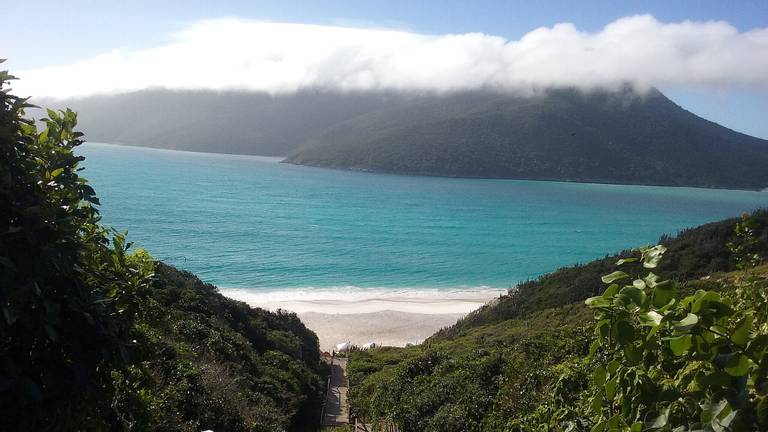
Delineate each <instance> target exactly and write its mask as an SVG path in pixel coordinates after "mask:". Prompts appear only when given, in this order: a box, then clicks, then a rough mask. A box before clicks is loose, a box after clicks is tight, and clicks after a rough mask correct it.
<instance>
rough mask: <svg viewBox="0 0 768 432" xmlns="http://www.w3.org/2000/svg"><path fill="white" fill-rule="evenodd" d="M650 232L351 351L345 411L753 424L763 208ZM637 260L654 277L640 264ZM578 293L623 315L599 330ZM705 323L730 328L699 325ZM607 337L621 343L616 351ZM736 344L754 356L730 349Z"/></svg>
mask: <svg viewBox="0 0 768 432" xmlns="http://www.w3.org/2000/svg"><path fill="white" fill-rule="evenodd" d="M737 231H739V232H737ZM661 244H662V245H663V246H659V248H654V249H652V250H646V251H644V252H643V260H639V258H640V253H639V252H637V251H634V252H633V251H624V252H622V253H620V254H617V255H615V256H610V257H606V258H605V259H602V260H597V261H595V262H591V263H588V264H586V265H579V266H574V267H568V268H564V269H561V270H558V271H556V272H554V273H552V274H550V275H545V276H543V277H541V278H539V279H538V280H536V281H530V282H526V283H523V284H521V285H520V286H519V287H518V288H517V289H516V290H514V291H512V292H511V293H510V294H509V295H508V296H505V297H502V298H501V299H500V300H499V301H498V302H494V303H492V304H489V305H487V306H485V307H484V308H481V309H480V310H478V311H476V312H474V313H472V314H470V315H469V316H468V317H467V318H465V319H463V320H461V321H459V322H458V323H457V324H456V325H454V326H451V327H449V328H446V329H443V330H442V331H440V332H438V333H437V334H436V335H435V336H433V337H432V338H430V339H429V340H427V341H426V342H425V343H424V344H423V345H422V346H416V347H410V348H379V349H374V350H370V351H357V352H353V353H352V354H351V356H350V363H349V371H350V383H351V389H350V400H351V406H352V410H353V412H354V413H355V414H356V415H357V416H359V417H360V418H361V419H363V420H364V421H366V422H368V423H370V424H374V425H387V424H389V425H395V426H397V427H398V428H399V430H400V431H403V432H406V431H496V430H498V431H502V430H504V431H507V430H520V431H529V430H576V431H580V430H584V431H590V430H591V431H595V430H598V431H603V430H605V431H607V430H612V431H613V430H619V431H624V430H627V431H629V430H631V431H635V430H637V431H640V430H672V429H674V427H673V426H679V425H680V422H683V423H685V424H686V425H687V426H688V427H690V429H689V428H683V429H674V430H699V429H698V428H702V427H703V425H706V427H707V428H706V429H703V430H734V431H741V430H744V431H746V430H758V429H759V430H765V426H767V425H768V418H766V417H761V416H763V415H764V413H762V414H761V413H760V412H759V410H761V409H763V408H761V407H762V405H760V404H762V403H763V402H762V401H763V400H764V397H765V395H764V391H763V390H760V388H757V389H756V388H755V386H756V385H757V386H758V387H759V383H760V382H763V381H760V380H764V379H765V377H764V375H765V373H764V368H765V366H766V365H768V360H766V357H765V351H764V350H765V345H764V342H766V341H768V336H765V335H764V334H765V325H766V320H765V317H764V316H763V315H761V314H762V313H764V312H765V310H766V300H765V299H766V295H765V289H766V287H768V268H766V267H764V266H763V267H758V268H757V269H755V268H753V267H752V266H754V265H756V264H758V263H759V262H760V261H761V260H762V259H764V258H765V257H766V256H768V212H765V211H761V212H757V213H755V214H753V215H752V216H751V217H750V218H748V219H745V222H739V221H738V220H737V219H733V220H726V221H722V222H717V223H713V224H708V225H704V226H701V227H698V228H695V229H691V230H687V231H685V232H683V233H681V234H680V235H679V236H677V237H675V238H668V237H664V238H662V239H661ZM654 254H656V255H654ZM661 255H663V259H661ZM622 258H625V260H624V261H620V259H622ZM617 263H618V264H619V266H618V267H617ZM646 264H647V265H646ZM649 267H652V268H651V270H652V271H653V272H654V273H655V274H657V275H659V276H660V277H647V276H645V275H644V274H643V271H645V273H647V269H648V268H649ZM617 270H621V271H626V272H627V273H628V274H642V275H643V276H641V278H640V279H637V280H636V281H635V282H633V283H632V284H631V285H629V287H630V288H627V287H625V288H624V289H622V291H618V290H619V285H615V287H614V285H611V286H608V284H613V283H620V282H616V281H620V280H621V279H622V278H624V277H625V276H622V275H621V274H619V273H614V272H615V271H617ZM667 278H669V279H670V282H662V279H667ZM638 281H639V282H638ZM606 282H607V283H606ZM606 287H608V288H607V289H606ZM638 287H640V288H638ZM646 293H647V294H646ZM661 293H664V295H665V296H667V297H666V299H664V300H662V296H661ZM718 293H722V295H723V298H722V299H721V298H720V294H718ZM685 295H690V296H691V297H682V296H685ZM592 296H598V297H595V298H594V299H591V300H590V302H591V305H592V306H591V307H597V308H598V309H596V310H598V312H597V314H598V317H599V315H600V314H601V313H611V314H612V315H610V316H612V317H613V318H611V320H617V319H619V318H618V317H621V316H623V315H622V314H627V313H629V314H630V315H629V316H630V317H631V316H635V318H633V319H632V320H629V318H622V319H626V320H629V321H626V320H625V321H616V323H617V324H616V326H613V325H612V326H611V327H610V330H607V328H608V327H605V326H604V325H603V324H601V323H603V322H604V321H598V322H597V324H595V323H596V321H595V320H594V319H593V316H594V315H595V312H594V311H592V310H590V308H588V307H587V306H586V305H585V303H584V300H586V299H587V298H589V297H592ZM614 296H615V297H614ZM673 298H677V299H678V300H675V301H672V299H673ZM707 301H708V302H709V303H704V302H707ZM705 304H709V305H710V306H709V308H710V309H707V308H706V307H705V306H703V305H705ZM727 305H733V306H732V307H731V306H727ZM738 305H741V306H738ZM745 305H748V306H745ZM630 306H631V308H630ZM625 307H627V308H628V309H626V310H625V309H624V308H625ZM658 308H661V309H658ZM702 308H704V309H702ZM752 308H754V310H753V309H752ZM601 310H602V311H603V312H600V311H601ZM691 310H692V311H693V312H691ZM755 310H757V312H755ZM686 314H688V315H686ZM691 316H693V317H694V318H691ZM666 317H669V318H666ZM744 317H746V318H744ZM603 319H604V318H603ZM643 320H645V321H643ZM677 320H682V321H677ZM685 320H688V321H685ZM694 320H696V321H695V322H694ZM699 322H700V324H699ZM628 323H629V324H628ZM680 323H684V324H680ZM707 323H708V324H707ZM712 325H715V326H717V327H716V328H719V329H720V330H715V331H718V332H722V333H724V334H727V335H731V336H730V338H731V339H727V341H726V340H725V339H722V338H720V339H715V338H714V336H713V335H712V334H705V333H701V332H703V331H705V330H704V329H706V328H709V326H712ZM665 326H668V327H665ZM702 326H704V327H702ZM651 331H652V333H651ZM643 332H645V333H643ZM686 332H692V333H686ZM653 333H658V336H654V335H653ZM641 335H642V336H641ZM691 335H693V336H691ZM699 335H701V336H699ZM634 338H639V339H634ZM596 341H599V342H596ZM732 341H739V342H740V343H742V344H743V345H733V343H735V342H732ZM619 342H622V343H625V344H628V345H626V346H625V347H624V348H621V347H619V349H618V350H616V348H615V347H614V346H613V345H611V344H618V343H619ZM628 347H631V348H628ZM742 347H749V349H751V350H752V352H753V354H751V357H750V359H754V361H753V360H746V358H744V359H743V360H742V358H741V357H739V356H738V355H736V354H734V352H736V353H738V352H740V351H739V350H743V349H744V348H742ZM670 350H671V351H670ZM718 350H719V351H718ZM733 350H736V351H733ZM635 352H636V354H635ZM612 356H615V357H612ZM633 356H639V357H633ZM665 356H666V357H665ZM742 361H743V362H744V366H738V367H737V366H729V364H731V363H733V364H734V365H735V364H736V363H738V365H741V362H742ZM734 362H736V363H734ZM724 371H725V372H724ZM760 371H762V372H760ZM646 374H650V375H646ZM696 374H699V375H696ZM747 375H749V376H750V377H751V378H750V380H756V381H755V382H756V383H757V384H747V381H746V380H745V379H746V378H742V377H746V376H747ZM753 375H754V377H753ZM606 376H607V378H606ZM633 377H634V378H633ZM713 377H718V378H717V380H718V381H711V380H712V379H714V378H713ZM761 377H762V378H761ZM606 380H608V381H610V382H609V386H608V387H607V390H606V387H605V383H606ZM656 380H660V381H656ZM692 380H701V384H699V386H698V387H689V385H691V386H692V385H693V384H688V383H691V382H692ZM708 380H709V381H708ZM695 382H699V381H695ZM633 383H634V384H633ZM680 383H683V384H680ZM729 391H731V393H732V394H731V393H729ZM740 391H741V392H743V393H741V394H740V393H738V392H740ZM601 392H602V393H601ZM723 398H725V399H723ZM678 400H679V404H680V405H677V404H678V402H675V401H678ZM725 401H727V402H725ZM708 404H709V405H708ZM714 407H717V408H714ZM713 424H715V425H716V426H720V427H719V428H718V427H713V426H712V425H713ZM723 424H724V425H725V426H723ZM697 425H698V426H697Z"/></svg>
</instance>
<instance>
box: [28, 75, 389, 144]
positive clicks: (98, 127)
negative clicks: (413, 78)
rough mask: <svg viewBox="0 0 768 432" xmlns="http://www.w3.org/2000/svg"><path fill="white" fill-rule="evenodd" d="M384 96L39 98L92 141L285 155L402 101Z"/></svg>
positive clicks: (156, 92)
mask: <svg viewBox="0 0 768 432" xmlns="http://www.w3.org/2000/svg"><path fill="white" fill-rule="evenodd" d="M402 99H403V97H401V96H397V95H391V94H386V93H349V94H338V93H329V92H322V91H302V92H298V93H292V94H284V95H274V96H272V95H269V94H266V93H251V92H237V91H223V92H212V91H171V90H163V89H150V90H142V91H138V92H133V93H127V94H119V95H97V96H90V97H86V98H77V99H68V100H63V101H56V100H45V99H41V100H37V99H35V100H34V102H35V103H36V104H38V105H41V106H52V107H59V108H64V107H68V108H71V109H73V110H75V111H77V112H78V113H79V114H80V117H79V119H80V126H79V127H80V128H81V129H82V130H83V132H85V134H86V136H87V137H88V139H89V140H90V141H95V142H108V143H114V144H127V145H134V146H142V147H144V146H146V147H155V148H163V149H172V150H188V151H200V152H209V153H231V154H247V155H261V156H285V155H286V154H288V153H290V152H291V151H294V150H295V149H297V148H298V147H300V146H301V144H303V143H304V142H305V141H306V140H308V139H309V138H311V137H313V136H316V135H318V134H320V133H321V132H322V131H324V130H325V129H326V128H328V127H330V126H331V125H334V124H338V123H340V122H343V121H345V120H349V119H351V118H354V117H357V116H359V115H361V114H365V113H368V112H372V111H375V110H378V109H381V108H383V107H386V106H394V105H397V104H399V103H401V101H402Z"/></svg>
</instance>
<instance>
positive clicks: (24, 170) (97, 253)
mask: <svg viewBox="0 0 768 432" xmlns="http://www.w3.org/2000/svg"><path fill="white" fill-rule="evenodd" d="M10 79H11V77H10V76H9V75H8V74H7V73H6V72H4V71H3V72H0V88H2V90H3V91H2V92H0V215H2V217H0V280H1V281H2V284H1V285H0V286H1V288H0V311H1V312H2V313H1V314H0V430H3V431H19V432H26V431H37V430H45V431H49V430H50V431H74V430H87V431H101V430H104V431H107V430H134V431H169V432H170V431H190V432H191V431H195V432H199V431H201V430H209V429H210V430H216V431H225V430H226V431H265V432H266V431H297V432H298V431H302V432H303V431H311V430H315V429H317V423H318V418H319V415H320V407H321V403H322V398H323V391H324V387H323V386H324V384H323V378H322V376H323V373H322V372H323V371H322V370H321V365H320V362H319V356H318V341H317V337H316V336H315V334H314V333H313V332H311V331H309V330H308V329H307V328H306V327H304V325H303V324H302V323H301V322H300V321H299V320H298V318H297V317H296V315H294V314H288V313H272V312H268V311H265V310H260V309H252V308H250V307H249V306H247V305H246V304H244V303H241V302H237V301H233V300H230V299H227V298H225V297H223V296H222V295H221V294H219V293H218V292H217V290H216V288H215V287H213V286H211V285H207V284H204V283H202V282H201V281H200V280H199V279H197V278H196V277H194V276H193V275H191V274H189V273H185V272H180V271H178V270H176V269H174V268H172V267H169V266H166V265H164V264H162V263H160V262H155V261H154V260H153V259H152V257H151V255H150V254H149V253H147V252H146V251H144V250H142V249H136V248H133V247H132V245H131V244H130V243H127V242H126V238H125V235H124V234H123V233H120V232H117V231H114V230H110V229H107V228H105V227H103V226H102V225H100V223H99V219H100V216H99V212H98V204H99V200H98V198H97V196H96V193H95V191H94V190H93V188H92V187H91V186H89V185H88V183H87V181H86V180H85V179H84V178H82V177H81V176H80V175H79V171H80V166H79V164H80V162H81V161H82V160H83V157H81V156H76V155H75V153H74V151H73V150H74V149H75V148H76V147H77V146H79V145H80V144H82V138H83V135H82V134H81V133H80V132H77V131H76V130H75V127H76V123H77V115H76V114H75V113H74V112H73V111H70V110H66V111H60V112H54V111H48V112H47V117H46V118H45V119H44V120H43V126H44V127H43V128H42V129H40V130H38V128H37V127H36V125H35V123H34V122H32V121H31V120H28V119H25V118H24V110H25V109H27V108H30V107H29V105H28V104H27V103H26V102H25V100H23V99H19V98H16V97H14V96H12V95H10V94H9V93H8V92H6V91H5V88H3V87H5V85H6V82H7V81H9V80H10Z"/></svg>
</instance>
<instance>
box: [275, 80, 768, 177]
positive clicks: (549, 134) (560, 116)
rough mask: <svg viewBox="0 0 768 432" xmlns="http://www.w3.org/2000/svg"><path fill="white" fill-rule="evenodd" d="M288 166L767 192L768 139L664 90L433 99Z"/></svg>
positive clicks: (376, 116) (349, 130)
mask: <svg viewBox="0 0 768 432" xmlns="http://www.w3.org/2000/svg"><path fill="white" fill-rule="evenodd" d="M287 161H288V162H291V163H297V164H304V165H313V166H322V167H330V168H343V169H353V170H365V171H378V172H390V173H404V174H423V175H436V176H449V177H481V178H515V179H536V180H565V181H581V182H596V183H622V184H654V185H673V186H699V187H726V188H744V189H762V188H764V187H766V186H768V141H765V140H761V139H757V138H754V137H750V136H747V135H744V134H740V133H738V132H734V131H732V130H730V129H727V128H724V127H722V126H720V125H717V124H715V123H712V122H709V121H707V120H704V119H702V118H700V117H697V116H696V115H694V114H692V113H690V112H688V111H685V110H684V109H682V108H681V107H679V106H677V105H676V104H674V103H673V102H672V101H670V100H669V99H667V98H666V97H665V96H664V95H662V94H661V93H660V92H658V91H657V90H651V91H650V92H649V93H647V94H642V93H641V94H638V93H636V92H635V91H634V90H632V89H625V90H624V91H618V92H608V91H604V92H598V91H596V92H592V93H582V92H580V91H577V90H551V91H547V92H545V93H543V94H540V95H536V96H531V97H521V96H515V95H504V94H497V93H492V92H485V93H483V92H473V93H462V94H452V95H447V96H444V97H432V98H425V99H422V100H419V101H417V102H414V103H412V104H409V105H408V106H406V107H396V108H391V109H386V110H379V111H375V112H372V113H369V114H365V115H363V116H360V117H357V118H355V119H353V120H351V121H347V122H344V123H342V124H340V125H338V126H335V127H333V128H331V129H329V130H328V131H326V132H325V133H323V134H322V135H320V136H317V137H313V138H312V139H310V140H309V141H308V142H307V143H306V144H305V146H304V147H303V148H302V149H300V150H298V151H297V152H295V153H294V154H292V155H290V156H289V157H288V159H287Z"/></svg>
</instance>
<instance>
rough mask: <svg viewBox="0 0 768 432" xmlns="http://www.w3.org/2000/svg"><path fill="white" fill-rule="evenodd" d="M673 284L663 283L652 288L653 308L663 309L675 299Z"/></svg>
mask: <svg viewBox="0 0 768 432" xmlns="http://www.w3.org/2000/svg"><path fill="white" fill-rule="evenodd" d="M675 291H676V290H675V284H673V283H672V282H671V281H664V282H661V283H658V284H656V285H655V286H654V287H653V306H654V307H657V308H660V307H664V306H665V305H666V304H668V303H669V302H670V300H672V299H673V298H674V297H675Z"/></svg>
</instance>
